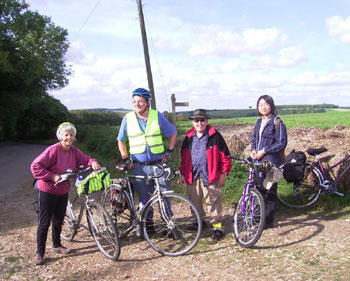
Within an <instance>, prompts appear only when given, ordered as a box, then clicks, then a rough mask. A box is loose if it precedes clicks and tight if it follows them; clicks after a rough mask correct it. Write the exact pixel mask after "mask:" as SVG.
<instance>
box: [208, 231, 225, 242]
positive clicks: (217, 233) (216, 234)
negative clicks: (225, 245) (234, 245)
mask: <svg viewBox="0 0 350 281" xmlns="http://www.w3.org/2000/svg"><path fill="white" fill-rule="evenodd" d="M224 236H225V234H224V231H223V230H221V229H217V228H216V229H214V230H213V233H212V235H211V239H213V240H215V241H219V240H221V239H222V238H224Z"/></svg>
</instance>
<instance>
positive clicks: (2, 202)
mask: <svg viewBox="0 0 350 281" xmlns="http://www.w3.org/2000/svg"><path fill="white" fill-rule="evenodd" d="M33 200H34V192H33V190H32V188H31V178H30V177H29V178H27V179H26V180H24V181H23V184H22V185H21V186H20V187H19V189H18V191H15V192H9V193H6V194H2V195H1V196H0V237H1V239H0V280H171V281H173V280H174V281H175V280H176V281H179V280H349V276H350V266H349V265H350V238H349V237H350V211H344V212H343V213H338V214H330V213H321V212H320V213H313V214H311V212H308V211H307V210H306V211H304V214H303V215H300V214H298V213H295V212H291V211H290V210H288V209H282V210H281V209H280V210H279V211H278V216H277V227H276V228H273V229H269V230H266V231H264V232H263V235H262V237H261V239H260V240H259V242H258V243H257V244H256V247H255V248H254V249H243V248H241V247H240V246H238V245H237V243H236V241H235V239H234V237H233V235H232V226H231V219H232V217H231V214H232V210H231V208H230V206H227V208H226V209H225V214H226V220H225V227H226V230H227V235H226V237H225V239H224V240H222V241H220V242H218V243H213V242H212V241H211V239H210V238H209V235H210V233H209V232H208V231H206V232H204V234H203V237H202V239H201V240H200V243H199V245H197V247H196V248H195V249H194V250H193V251H192V252H190V253H189V254H188V255H185V256H183V257H176V258H170V257H162V256H160V255H159V254H157V253H156V252H155V251H153V250H152V249H151V248H149V247H148V246H147V244H146V242H144V241H141V240H140V239H139V238H136V237H135V236H134V235H132V234H131V235H130V236H129V237H128V238H127V239H126V240H124V241H123V248H122V253H121V256H120V260H119V261H117V262H111V261H109V260H107V259H106V258H104V256H103V255H102V254H101V253H100V252H99V251H98V249H97V247H96V246H95V244H94V242H93V241H92V239H91V236H90V235H89V234H88V232H87V231H85V230H83V231H81V232H80V233H79V234H78V235H77V237H76V238H75V241H73V242H71V243H66V244H65V245H66V246H68V247H70V248H72V249H73V250H74V251H73V253H72V254H71V255H69V256H66V257H63V256H60V255H58V254H54V253H52V251H51V245H52V244H51V239H50V237H49V239H48V243H47V254H46V257H47V259H48V263H47V264H46V265H44V266H35V265H34V262H33V258H34V255H35V249H36V243H35V235H36V214H35V212H34V210H33V207H32V202H33Z"/></svg>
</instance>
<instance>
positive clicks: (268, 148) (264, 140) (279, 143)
mask: <svg viewBox="0 0 350 281" xmlns="http://www.w3.org/2000/svg"><path fill="white" fill-rule="evenodd" d="M277 118H279V117H277V116H272V118H271V119H270V120H269V121H268V122H267V124H266V126H265V128H264V129H263V131H262V133H261V138H259V130H260V126H261V121H262V117H260V118H258V120H257V121H256V123H255V126H254V131H253V136H252V143H251V150H252V151H253V150H256V152H258V151H259V150H262V149H265V155H264V157H263V158H262V159H261V160H270V161H271V162H272V164H275V165H276V166H280V165H281V164H282V155H281V151H283V149H284V148H285V147H286V146H287V129H286V126H285V125H284V124H283V122H282V120H281V121H280V123H279V124H278V126H277V128H275V125H276V120H277Z"/></svg>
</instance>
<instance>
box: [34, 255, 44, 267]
mask: <svg viewBox="0 0 350 281" xmlns="http://www.w3.org/2000/svg"><path fill="white" fill-rule="evenodd" d="M34 261H35V264H36V265H43V264H44V263H45V259H44V255H42V254H37V255H36V256H35V259H34Z"/></svg>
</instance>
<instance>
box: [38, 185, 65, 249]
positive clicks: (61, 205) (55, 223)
mask: <svg viewBox="0 0 350 281" xmlns="http://www.w3.org/2000/svg"><path fill="white" fill-rule="evenodd" d="M67 202H68V193H67V194H65V195H53V194H50V193H46V192H43V191H40V190H39V192H38V205H39V215H38V230H37V235H36V238H37V253H38V254H41V255H44V254H45V247H46V240H47V233H48V230H49V227H50V223H51V221H52V242H53V247H54V248H57V247H60V246H61V237H60V235H61V231H62V224H63V220H64V215H65V213H66V207H67Z"/></svg>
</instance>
